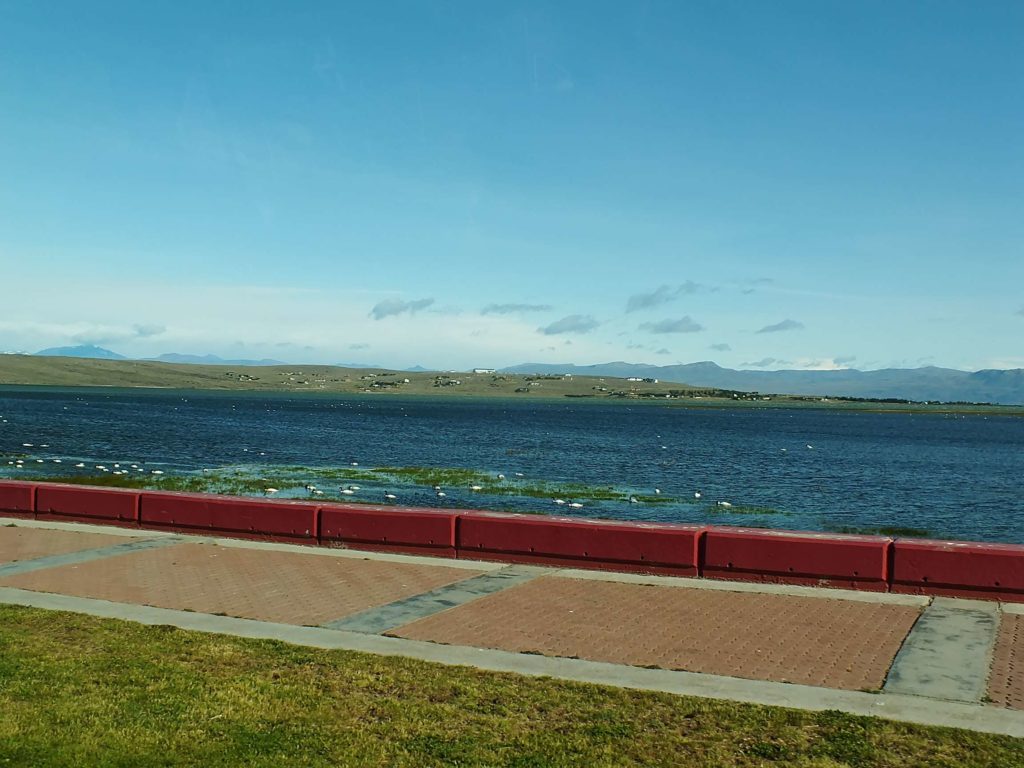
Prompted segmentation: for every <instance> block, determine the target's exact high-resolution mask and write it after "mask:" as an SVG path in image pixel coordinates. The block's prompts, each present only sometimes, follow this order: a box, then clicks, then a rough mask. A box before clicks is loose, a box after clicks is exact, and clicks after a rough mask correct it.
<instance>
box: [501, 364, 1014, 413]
mask: <svg viewBox="0 0 1024 768" xmlns="http://www.w3.org/2000/svg"><path fill="white" fill-rule="evenodd" d="M504 372H507V373H573V374H576V375H579V376H616V377H621V378H628V377H630V376H642V377H650V378H657V379H660V380H661V381H674V382H679V383H684V384H689V385H691V386H696V387H719V388H721V389H735V390H741V391H745V392H765V393H788V394H794V395H821V396H829V397H865V398H883V399H884V398H899V399H904V400H919V401H929V402H931V401H942V402H972V403H975V402H977V403H1000V404H1003V405H1024V369H1021V368H1015V369H1011V370H983V371H974V372H970V371H958V370H955V369H953V368H937V367H934V366H928V367H925V368H885V369H882V370H878V371H858V370H855V369H847V370H841V371H794V370H790V371H737V370H734V369H732V368H722V367H721V366H719V365H717V364H715V363H712V362H707V361H706V362H700V363H688V364H685V365H662V366H659V365H643V364H639V363H625V362H621V361H619V362H612V363H601V364H598V365H583V366H578V365H571V364H568V365H552V364H550V363H525V364H523V365H516V366H512V367H510V368H505V369H504Z"/></svg>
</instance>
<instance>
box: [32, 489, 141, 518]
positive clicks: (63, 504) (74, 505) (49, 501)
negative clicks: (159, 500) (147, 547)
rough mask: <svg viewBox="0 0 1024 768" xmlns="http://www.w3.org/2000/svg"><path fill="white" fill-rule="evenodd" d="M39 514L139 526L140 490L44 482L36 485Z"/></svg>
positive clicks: (37, 511) (42, 516) (37, 515)
mask: <svg viewBox="0 0 1024 768" xmlns="http://www.w3.org/2000/svg"><path fill="white" fill-rule="evenodd" d="M35 507H36V517H37V518H38V519H40V520H77V521H79V522H84V523H110V524H113V525H122V526H133V527H134V526H135V525H137V524H138V521H139V492H138V491H135V490H131V489H122V488H94V487H90V486H77V485H59V484H56V483H40V484H39V485H37V486H36V501H35Z"/></svg>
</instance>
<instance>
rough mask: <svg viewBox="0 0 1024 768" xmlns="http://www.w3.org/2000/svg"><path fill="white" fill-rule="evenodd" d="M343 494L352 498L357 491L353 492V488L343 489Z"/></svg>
mask: <svg viewBox="0 0 1024 768" xmlns="http://www.w3.org/2000/svg"><path fill="white" fill-rule="evenodd" d="M341 492H342V494H344V495H345V496H352V495H354V494H355V491H353V490H352V489H351V488H342V489H341Z"/></svg>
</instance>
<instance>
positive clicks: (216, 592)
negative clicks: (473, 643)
mask: <svg viewBox="0 0 1024 768" xmlns="http://www.w3.org/2000/svg"><path fill="white" fill-rule="evenodd" d="M119 541H123V539H120V540H119ZM479 573H481V572H480V571H476V570H465V569H457V568H446V567H443V566H426V565H413V564H406V563H395V562H382V561H375V560H361V559H352V558H341V557H330V556H325V555H316V554H308V555H307V554H302V553H295V552H282V551H272V550H256V549H239V548H235V547H218V546H214V545H211V544H179V545H175V546H170V547H166V548H163V549H159V550H150V551H146V552H136V553H131V554H125V555H119V556H117V557H111V558H107V559H104V560H95V561H92V562H89V563H81V564H78V565H68V566H60V567H57V568H49V569H46V570H42V571H35V572H32V573H26V574H21V575H16V576H9V577H6V578H2V579H0V585H2V586H5V587H16V588H19V589H29V590H34V591H37V592H55V593H60V594H64V595H73V596H76V597H91V598H97V599H101V600H111V601H114V602H119V603H136V604H139V605H152V606H156V607H159V608H173V609H177V610H191V611H196V612H199V613H211V614H224V615H227V616H237V617H240V618H249V619H259V620H261V621H274V622H280V623H284V624H299V625H319V624H322V623H324V622H327V621H332V620H335V619H338V618H341V617H343V616H347V615H349V614H352V613H356V612H358V611H363V610H366V609H368V608H372V607H375V606H378V605H383V604H385V603H390V602H393V601H395V600H400V599H402V598H406V597H410V596H412V595H416V594H419V593H421V592H427V591H429V590H432V589H436V588H438V587H441V586H443V585H446V584H451V583H452V582H455V581H460V580H462V579H467V578H470V577H472V576H475V575H478V574H479Z"/></svg>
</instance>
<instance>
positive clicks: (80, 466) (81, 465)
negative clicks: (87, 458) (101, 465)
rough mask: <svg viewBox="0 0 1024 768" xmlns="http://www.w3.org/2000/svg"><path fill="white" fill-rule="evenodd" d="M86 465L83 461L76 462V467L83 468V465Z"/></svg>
mask: <svg viewBox="0 0 1024 768" xmlns="http://www.w3.org/2000/svg"><path fill="white" fill-rule="evenodd" d="M84 466H85V464H83V463H82V462H78V463H77V464H75V467H76V468H77V469H81V468H82V467H84Z"/></svg>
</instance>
